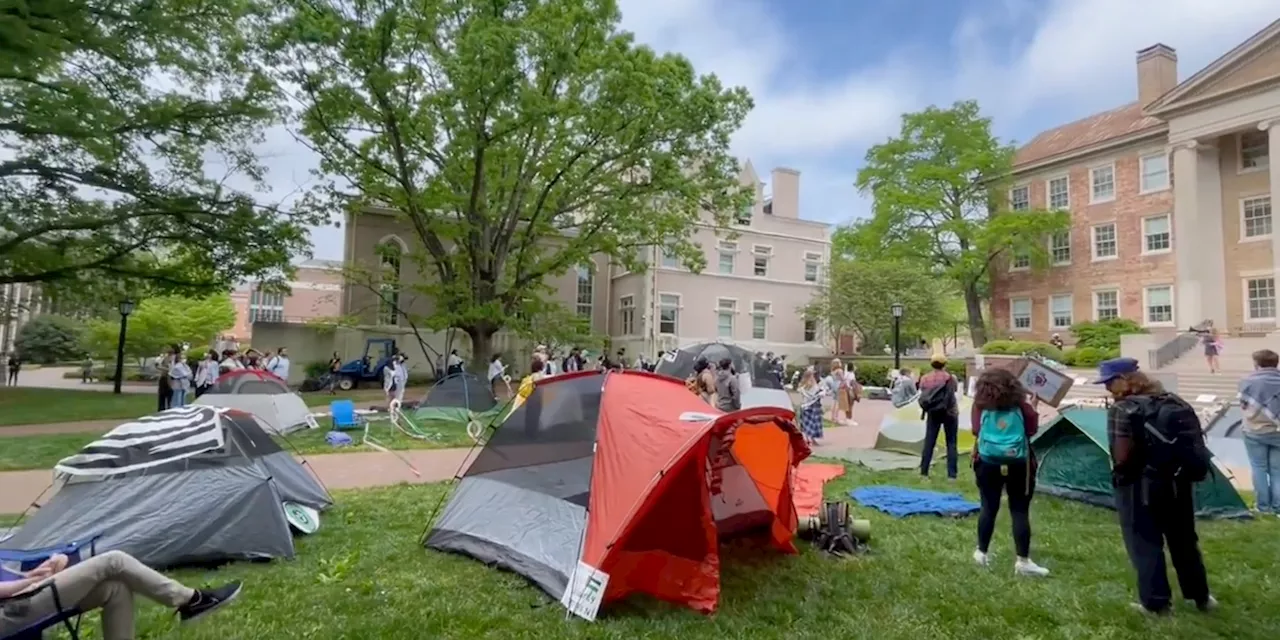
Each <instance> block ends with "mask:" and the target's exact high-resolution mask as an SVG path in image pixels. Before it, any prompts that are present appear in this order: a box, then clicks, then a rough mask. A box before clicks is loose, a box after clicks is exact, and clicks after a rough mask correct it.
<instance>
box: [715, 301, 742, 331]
mask: <svg viewBox="0 0 1280 640" xmlns="http://www.w3.org/2000/svg"><path fill="white" fill-rule="evenodd" d="M721 302H732V303H733V308H732V309H730V308H727V307H722V306H720V303H721ZM722 313H727V314H729V335H728V337H729V338H733V337H735V336H737V334H738V299H737V298H716V311H715V314H716V337H717V338H722V337H725V336H721V335H720V314H722Z"/></svg>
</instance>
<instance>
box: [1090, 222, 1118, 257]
mask: <svg viewBox="0 0 1280 640" xmlns="http://www.w3.org/2000/svg"><path fill="white" fill-rule="evenodd" d="M1099 227H1111V229H1112V236H1113V239H1112V242H1114V243H1115V244H1116V252H1115V253H1113V254H1111V255H1109V256H1099V255H1098V228H1099ZM1089 257H1090V258H1091V259H1092V260H1091V261H1092V262H1106V261H1108V260H1118V259H1119V258H1120V225H1118V224H1116V223H1115V221H1114V220H1113V221H1111V222H1099V223H1097V224H1093V225H1090V226H1089Z"/></svg>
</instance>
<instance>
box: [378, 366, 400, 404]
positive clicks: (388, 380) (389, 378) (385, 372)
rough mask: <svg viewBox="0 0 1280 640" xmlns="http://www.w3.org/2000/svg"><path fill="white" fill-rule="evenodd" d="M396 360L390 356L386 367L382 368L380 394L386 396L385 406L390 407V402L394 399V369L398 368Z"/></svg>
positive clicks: (395, 378) (395, 376)
mask: <svg viewBox="0 0 1280 640" xmlns="http://www.w3.org/2000/svg"><path fill="white" fill-rule="evenodd" d="M396 360H397V358H396V357H395V356H391V358H390V359H388V360H387V366H385V367H383V368H382V392H383V393H385V394H386V396H387V406H391V401H392V400H395V399H396V380H397V378H398V376H397V375H396V369H397V368H399V366H400V365H399V363H398V362H396Z"/></svg>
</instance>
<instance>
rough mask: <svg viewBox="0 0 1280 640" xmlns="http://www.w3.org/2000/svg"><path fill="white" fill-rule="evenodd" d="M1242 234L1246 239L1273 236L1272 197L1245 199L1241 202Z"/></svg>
mask: <svg viewBox="0 0 1280 640" xmlns="http://www.w3.org/2000/svg"><path fill="white" fill-rule="evenodd" d="M1240 216H1241V223H1240V232H1241V234H1243V237H1245V238H1265V237H1267V236H1270V235H1271V196H1259V197H1257V198H1245V199H1244V200H1241V201H1240Z"/></svg>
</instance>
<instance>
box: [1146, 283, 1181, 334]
mask: <svg viewBox="0 0 1280 640" xmlns="http://www.w3.org/2000/svg"><path fill="white" fill-rule="evenodd" d="M1152 289H1168V290H1169V319H1168V320H1158V321H1153V320H1152V319H1151V290H1152ZM1175 295H1176V294H1175V292H1174V286H1173V285H1171V284H1149V285H1147V286H1145V287H1143V288H1142V326H1144V327H1174V326H1177V320H1178V303H1177V301H1176V300H1174V296H1175Z"/></svg>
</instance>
